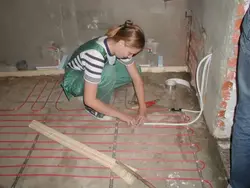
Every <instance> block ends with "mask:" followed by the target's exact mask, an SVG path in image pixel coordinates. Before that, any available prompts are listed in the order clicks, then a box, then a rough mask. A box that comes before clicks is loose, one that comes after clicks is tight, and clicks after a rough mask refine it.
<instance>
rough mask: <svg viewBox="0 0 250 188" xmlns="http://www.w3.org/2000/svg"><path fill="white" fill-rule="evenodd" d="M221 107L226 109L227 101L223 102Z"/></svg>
mask: <svg viewBox="0 0 250 188" xmlns="http://www.w3.org/2000/svg"><path fill="white" fill-rule="evenodd" d="M220 107H221V108H222V109H226V108H227V102H226V101H221V103H220Z"/></svg>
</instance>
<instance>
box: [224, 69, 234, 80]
mask: <svg viewBox="0 0 250 188" xmlns="http://www.w3.org/2000/svg"><path fill="white" fill-rule="evenodd" d="M226 79H227V80H235V79H236V71H235V70H228V71H227V77H226Z"/></svg>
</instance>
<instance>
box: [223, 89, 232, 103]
mask: <svg viewBox="0 0 250 188" xmlns="http://www.w3.org/2000/svg"><path fill="white" fill-rule="evenodd" d="M221 97H222V100H225V101H228V100H229V99H230V91H229V90H222V92H221Z"/></svg>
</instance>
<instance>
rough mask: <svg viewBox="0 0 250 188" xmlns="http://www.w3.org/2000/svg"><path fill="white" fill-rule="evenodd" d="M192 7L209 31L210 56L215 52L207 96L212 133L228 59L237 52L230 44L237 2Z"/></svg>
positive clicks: (200, 2) (212, 0)
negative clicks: (234, 51)
mask: <svg viewBox="0 0 250 188" xmlns="http://www.w3.org/2000/svg"><path fill="white" fill-rule="evenodd" d="M189 2H190V3H189V8H190V9H191V10H192V11H193V17H194V21H196V22H198V23H200V24H201V26H203V27H204V29H205V32H206V40H205V48H204V52H205V53H206V54H208V53H210V52H212V53H213V58H212V63H211V66H210V73H209V79H208V88H207V93H206V101H205V110H204V116H205V119H206V122H207V124H208V126H209V128H210V130H211V132H212V133H214V131H215V127H216V125H215V123H216V122H215V121H216V116H217V111H218V106H219V103H220V99H221V87H222V82H223V80H224V77H225V72H226V69H227V59H228V57H230V56H231V54H232V53H233V51H232V46H231V44H230V42H231V40H230V35H231V33H230V32H231V27H232V26H233V16H234V15H233V13H234V12H235V8H236V1H234V0H220V1H218V0H190V1H189Z"/></svg>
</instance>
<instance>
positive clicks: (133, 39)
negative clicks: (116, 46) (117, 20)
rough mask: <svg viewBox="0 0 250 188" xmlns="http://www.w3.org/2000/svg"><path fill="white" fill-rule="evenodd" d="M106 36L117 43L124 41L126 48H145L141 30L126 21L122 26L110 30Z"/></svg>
mask: <svg viewBox="0 0 250 188" xmlns="http://www.w3.org/2000/svg"><path fill="white" fill-rule="evenodd" d="M106 35H107V36H108V37H109V38H112V39H113V40H114V41H116V42H118V41H120V40H124V41H125V44H126V46H128V47H133V48H138V49H143V48H144V46H145V36H144V33H143V31H142V29H141V28H140V27H139V26H138V25H135V24H133V22H132V21H131V20H127V21H126V22H125V23H124V24H122V25H119V26H116V27H114V28H111V29H110V30H109V31H108V32H107V33H106Z"/></svg>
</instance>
